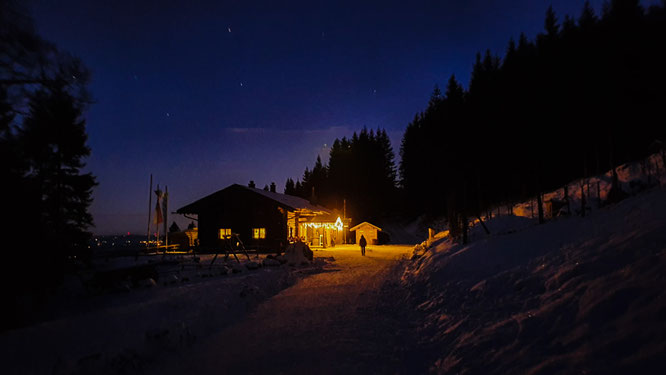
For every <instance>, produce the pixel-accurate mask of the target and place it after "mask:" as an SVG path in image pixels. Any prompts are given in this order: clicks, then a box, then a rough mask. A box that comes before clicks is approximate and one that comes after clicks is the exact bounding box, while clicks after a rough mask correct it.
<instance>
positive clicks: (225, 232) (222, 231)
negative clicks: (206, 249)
mask: <svg viewBox="0 0 666 375" xmlns="http://www.w3.org/2000/svg"><path fill="white" fill-rule="evenodd" d="M229 236H231V228H220V234H219V237H218V238H226V237H229Z"/></svg>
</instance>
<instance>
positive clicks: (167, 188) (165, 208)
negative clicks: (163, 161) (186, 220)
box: [163, 185, 169, 253]
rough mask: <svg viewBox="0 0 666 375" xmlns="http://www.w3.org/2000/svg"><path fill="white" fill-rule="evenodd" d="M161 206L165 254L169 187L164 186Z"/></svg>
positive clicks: (167, 240) (165, 249) (167, 232)
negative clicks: (162, 209)
mask: <svg viewBox="0 0 666 375" xmlns="http://www.w3.org/2000/svg"><path fill="white" fill-rule="evenodd" d="M163 202H164V203H163V206H164V246H167V247H165V248H164V252H165V253H166V251H167V248H168V246H169V231H168V230H167V225H168V222H169V220H168V217H169V187H168V186H166V185H164V200H163Z"/></svg>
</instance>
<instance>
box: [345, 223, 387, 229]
mask: <svg viewBox="0 0 666 375" xmlns="http://www.w3.org/2000/svg"><path fill="white" fill-rule="evenodd" d="M364 225H368V226H371V227H373V228H375V229H377V230H378V231H381V230H382V228H380V227H378V226H376V225H374V224H370V223H368V222H367V221H364V222H362V223H361V224H358V225H356V226H354V227H352V228H349V231H355V230H357V229H359V228H360V227H361V226H364Z"/></svg>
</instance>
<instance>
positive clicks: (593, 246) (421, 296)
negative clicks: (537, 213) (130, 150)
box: [402, 188, 666, 374]
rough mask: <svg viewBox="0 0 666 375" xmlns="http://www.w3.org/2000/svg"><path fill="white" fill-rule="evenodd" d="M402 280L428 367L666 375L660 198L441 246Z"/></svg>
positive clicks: (665, 245) (664, 206) (665, 217)
mask: <svg viewBox="0 0 666 375" xmlns="http://www.w3.org/2000/svg"><path fill="white" fill-rule="evenodd" d="M500 219H501V217H500ZM492 224H493V222H492V221H491V222H490V225H492ZM402 283H403V285H404V286H405V287H407V288H409V290H410V299H411V302H412V303H414V304H415V305H417V306H418V308H419V309H420V310H421V311H423V312H424V313H425V314H426V316H427V318H426V319H425V321H424V322H422V324H421V329H422V334H423V337H424V342H423V344H424V347H425V348H427V349H428V350H427V351H428V353H429V355H430V356H431V360H432V363H433V367H432V370H433V371H435V372H438V373H454V374H455V373H471V374H488V373H494V374H506V373H518V374H551V373H563V374H570V373H576V374H589V373H603V374H606V373H627V374H628V373H637V371H640V373H662V374H663V373H666V362H665V361H663V358H666V357H665V356H664V355H665V354H666V324H665V323H666V288H665V287H666V191H665V190H663V189H660V188H656V189H654V190H652V191H649V192H647V193H644V194H642V195H638V196H636V197H633V198H629V199H627V200H625V201H622V202H620V203H619V204H617V205H615V206H610V207H606V208H603V209H600V210H594V211H592V213H591V214H590V215H589V216H588V217H586V218H580V217H571V218H567V219H560V220H556V221H552V222H549V223H547V224H545V225H540V226H535V225H530V226H524V227H523V228H522V230H518V231H516V232H514V233H509V234H504V235H494V236H491V237H489V238H486V239H479V240H476V241H474V242H472V243H471V244H470V245H468V246H461V245H455V244H452V243H451V242H450V241H449V240H445V241H439V243H436V244H435V245H434V246H433V248H431V249H430V250H429V251H427V252H425V254H424V255H423V256H422V257H420V258H418V259H416V260H415V261H413V262H411V263H410V264H409V265H408V266H407V268H406V270H405V273H404V274H403V277H402Z"/></svg>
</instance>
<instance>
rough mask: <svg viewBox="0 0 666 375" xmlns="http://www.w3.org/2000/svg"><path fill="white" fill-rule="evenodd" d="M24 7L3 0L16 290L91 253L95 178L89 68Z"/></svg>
mask: <svg viewBox="0 0 666 375" xmlns="http://www.w3.org/2000/svg"><path fill="white" fill-rule="evenodd" d="M22 6H23V5H22V4H21V3H19V2H13V1H3V2H2V3H1V5H0V153H1V154H0V176H2V186H3V190H4V192H5V206H4V208H5V212H4V214H3V215H2V228H3V230H4V231H5V233H6V235H5V236H4V237H3V242H4V244H3V250H4V251H3V252H4V254H3V256H4V257H5V258H3V259H6V263H5V265H6V266H9V267H11V268H12V271H20V272H21V273H23V276H25V277H23V278H22V279H21V282H20V283H12V288H11V291H10V292H9V293H8V294H9V296H10V297H11V296H12V295H22V294H24V293H30V292H35V291H43V290H44V289H48V288H50V287H53V286H55V285H57V284H58V281H60V280H61V279H62V275H63V272H64V271H65V267H66V265H67V264H68V262H67V260H68V259H70V260H74V259H75V258H76V259H77V260H79V259H84V260H85V259H86V258H87V255H89V250H88V248H89V246H88V239H89V236H90V233H89V232H88V228H89V227H90V226H91V225H92V217H91V215H90V213H89V212H88V207H89V205H90V203H91V201H92V189H93V187H94V186H95V185H96V180H95V177H94V176H93V175H92V174H91V173H83V172H82V169H83V168H84V166H85V161H84V159H85V158H86V157H87V156H88V155H89V154H90V149H89V148H88V146H87V145H86V142H87V134H86V129H85V127H86V124H85V120H84V118H83V111H84V110H85V109H86V108H87V106H88V105H89V104H90V97H89V94H88V91H87V83H88V80H89V72H88V70H87V69H86V68H85V67H84V65H83V64H82V63H81V62H80V61H79V60H78V59H77V58H75V57H73V56H71V55H70V54H68V53H66V52H64V51H61V50H59V49H58V48H57V47H56V46H55V45H54V44H52V43H50V42H48V41H46V40H44V39H42V38H41V37H40V36H39V35H37V34H36V32H35V30H34V26H33V24H32V20H31V18H30V17H29V16H28V15H27V14H28V13H27V11H26V10H25V9H23V8H22ZM69 264H71V262H70V263H69ZM10 274H11V272H3V276H5V277H6V276H9V275H10ZM3 285H9V284H5V283H4V282H3ZM11 303H12V301H11V299H10V304H11ZM10 322H11V321H10Z"/></svg>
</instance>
